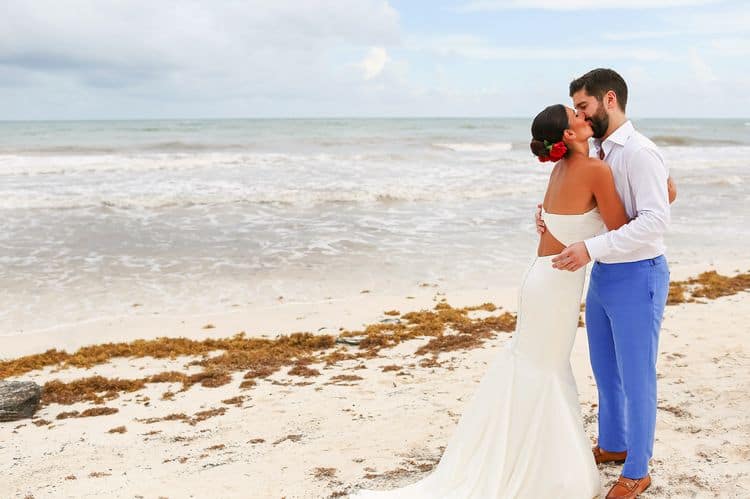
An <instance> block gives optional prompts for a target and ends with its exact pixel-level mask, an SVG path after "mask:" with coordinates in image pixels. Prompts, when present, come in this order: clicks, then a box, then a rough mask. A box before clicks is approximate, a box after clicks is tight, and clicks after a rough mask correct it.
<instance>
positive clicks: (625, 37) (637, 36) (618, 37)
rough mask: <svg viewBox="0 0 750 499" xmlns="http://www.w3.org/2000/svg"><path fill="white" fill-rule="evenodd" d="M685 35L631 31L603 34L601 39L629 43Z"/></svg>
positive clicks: (668, 32) (674, 31) (679, 33)
mask: <svg viewBox="0 0 750 499" xmlns="http://www.w3.org/2000/svg"><path fill="white" fill-rule="evenodd" d="M683 34H685V32H684V31H677V30H672V31H631V32H627V33H604V34H603V35H602V38H603V39H604V40H610V41H615V42H619V41H630V40H650V39H654V38H668V37H671V36H680V35H683Z"/></svg>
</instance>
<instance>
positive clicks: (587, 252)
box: [552, 148, 670, 271]
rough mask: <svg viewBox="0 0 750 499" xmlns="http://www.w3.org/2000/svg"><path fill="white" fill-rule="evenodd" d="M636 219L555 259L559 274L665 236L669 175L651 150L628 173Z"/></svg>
mask: <svg viewBox="0 0 750 499" xmlns="http://www.w3.org/2000/svg"><path fill="white" fill-rule="evenodd" d="M628 170H629V171H628V178H629V180H630V187H631V192H632V193H633V196H634V197H635V206H636V207H637V208H638V212H637V214H636V217H635V218H634V219H632V220H631V221H630V222H629V223H628V224H626V225H623V226H622V227H620V228H619V229H617V230H613V231H609V232H606V233H604V234H601V235H599V236H596V237H593V238H591V239H587V240H586V241H584V242H577V243H573V244H571V245H570V246H568V247H567V248H565V249H564V250H563V251H562V253H560V254H559V255H557V256H556V257H555V258H553V259H552V266H553V267H554V268H556V269H560V270H570V271H576V270H578V269H579V268H581V267H583V266H584V265H586V264H587V263H589V262H590V261H591V260H596V259H599V258H602V257H604V256H610V255H616V254H627V253H630V252H632V251H634V250H636V249H638V248H639V247H640V246H642V245H643V244H644V243H647V242H650V241H653V240H654V239H657V238H659V237H660V236H662V235H663V234H664V233H665V232H666V230H667V224H668V223H669V218H670V215H669V193H668V190H669V189H668V187H667V182H668V174H667V169H666V167H665V166H664V160H663V159H662V157H661V155H660V154H659V153H658V152H657V151H655V150H652V149H646V148H643V149H641V150H640V151H637V152H636V153H635V154H634V156H633V158H632V161H631V162H630V168H629V169H628Z"/></svg>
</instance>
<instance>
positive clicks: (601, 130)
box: [589, 109, 609, 139]
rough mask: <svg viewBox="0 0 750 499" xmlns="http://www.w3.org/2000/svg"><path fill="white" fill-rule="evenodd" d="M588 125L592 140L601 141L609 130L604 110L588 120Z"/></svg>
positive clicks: (607, 118)
mask: <svg viewBox="0 0 750 499" xmlns="http://www.w3.org/2000/svg"><path fill="white" fill-rule="evenodd" d="M589 123H590V124H591V130H592V131H593V132H594V138H595V139H601V138H602V137H604V135H605V134H606V133H607V129H608V128H609V116H607V113H606V112H605V111H604V109H600V110H599V111H598V112H597V113H596V114H595V115H593V116H592V117H591V118H589Z"/></svg>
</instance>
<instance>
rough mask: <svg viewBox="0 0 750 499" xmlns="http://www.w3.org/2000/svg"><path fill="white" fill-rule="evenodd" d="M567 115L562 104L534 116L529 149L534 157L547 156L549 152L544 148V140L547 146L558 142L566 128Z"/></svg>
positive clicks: (548, 107) (547, 108)
mask: <svg viewBox="0 0 750 499" xmlns="http://www.w3.org/2000/svg"><path fill="white" fill-rule="evenodd" d="M568 126H569V124H568V113H567V112H566V111H565V106H563V105H562V104H554V105H552V106H547V107H546V108H544V111H542V112H541V113H539V114H537V115H536V118H534V121H533V122H532V123H531V136H532V137H533V138H532V140H531V143H530V144H529V147H530V148H531V152H532V153H534V155H535V156H537V157H539V156H547V155H548V154H549V152H548V151H547V148H546V147H545V146H544V141H545V140H546V141H547V143H548V144H554V143H555V142H560V141H561V140H562V137H563V132H564V131H565V129H566V128H568Z"/></svg>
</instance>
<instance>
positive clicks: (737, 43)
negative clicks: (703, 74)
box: [711, 38, 750, 57]
mask: <svg viewBox="0 0 750 499" xmlns="http://www.w3.org/2000/svg"><path fill="white" fill-rule="evenodd" d="M711 48H713V49H714V50H715V51H716V52H717V54H715V55H718V56H724V57H742V56H747V55H750V40H748V39H747V38H720V39H718V40H713V41H712V42H711Z"/></svg>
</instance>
